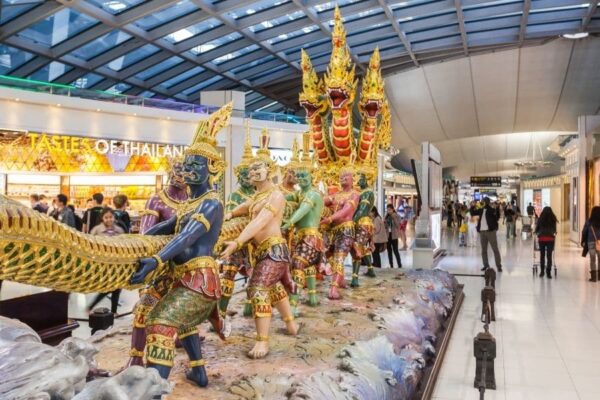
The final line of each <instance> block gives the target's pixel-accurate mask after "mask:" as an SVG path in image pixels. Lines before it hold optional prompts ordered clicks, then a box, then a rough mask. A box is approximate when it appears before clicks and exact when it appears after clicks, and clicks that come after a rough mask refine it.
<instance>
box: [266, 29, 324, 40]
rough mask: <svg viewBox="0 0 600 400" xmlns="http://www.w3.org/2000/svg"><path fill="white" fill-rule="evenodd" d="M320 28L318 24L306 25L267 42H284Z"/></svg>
mask: <svg viewBox="0 0 600 400" xmlns="http://www.w3.org/2000/svg"><path fill="white" fill-rule="evenodd" d="M318 29H319V27H318V26H317V25H310V26H305V27H304V28H302V29H298V30H296V31H292V32H287V33H282V34H281V35H279V36H277V37H274V38H272V39H269V40H267V42H268V43H269V44H275V43H279V42H283V41H284V40H287V39H291V38H294V37H296V36H300V35H305V34H307V33H311V32H314V31H316V30H318Z"/></svg>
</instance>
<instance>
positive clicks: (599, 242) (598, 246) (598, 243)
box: [590, 224, 600, 252]
mask: <svg viewBox="0 0 600 400" xmlns="http://www.w3.org/2000/svg"><path fill="white" fill-rule="evenodd" d="M590 229H591V230H592V235H593V236H594V247H595V248H596V251H597V252H600V240H598V238H597V237H596V230H595V229H594V227H593V226H592V224H590Z"/></svg>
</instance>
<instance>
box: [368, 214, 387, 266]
mask: <svg viewBox="0 0 600 400" xmlns="http://www.w3.org/2000/svg"><path fill="white" fill-rule="evenodd" d="M371 218H373V225H374V227H375V231H374V233H373V241H374V242H375V249H374V250H373V264H374V265H375V267H376V268H381V255H380V254H379V253H382V252H383V251H384V250H385V247H386V244H387V238H388V237H387V234H386V230H385V224H384V222H383V218H381V215H379V211H377V207H373V209H372V210H371Z"/></svg>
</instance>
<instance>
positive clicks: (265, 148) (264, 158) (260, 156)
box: [252, 128, 277, 176]
mask: <svg viewBox="0 0 600 400" xmlns="http://www.w3.org/2000/svg"><path fill="white" fill-rule="evenodd" d="M270 140H271V137H270V136H269V130H268V129H267V128H263V129H262V131H261V132H260V147H259V148H258V150H256V155H255V156H254V157H253V158H252V163H254V162H257V161H261V162H264V163H265V164H266V165H267V168H268V169H269V175H270V176H272V174H273V173H274V172H275V171H276V169H277V168H276V167H277V165H276V164H275V162H274V161H273V159H272V158H271V151H270V150H269V141H270Z"/></svg>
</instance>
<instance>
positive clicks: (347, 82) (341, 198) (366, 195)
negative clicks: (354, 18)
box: [299, 7, 391, 299]
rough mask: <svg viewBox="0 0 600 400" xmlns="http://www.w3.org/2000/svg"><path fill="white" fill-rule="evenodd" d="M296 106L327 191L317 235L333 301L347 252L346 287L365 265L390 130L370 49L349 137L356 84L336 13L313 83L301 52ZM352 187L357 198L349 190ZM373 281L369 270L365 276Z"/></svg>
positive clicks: (377, 67)
mask: <svg viewBox="0 0 600 400" xmlns="http://www.w3.org/2000/svg"><path fill="white" fill-rule="evenodd" d="M302 72H303V75H302V88H303V91H302V93H300V97H299V100H300V105H301V106H302V107H303V108H304V110H305V111H306V116H307V121H308V124H309V126H310V133H311V136H312V139H313V142H314V147H315V154H316V160H317V163H318V168H319V179H320V180H321V182H323V183H324V184H325V186H326V188H327V193H328V196H327V197H325V205H326V206H327V208H328V210H326V212H325V213H324V217H323V219H322V221H321V222H322V233H323V234H324V236H325V238H326V242H327V247H328V249H329V251H328V254H329V256H330V259H329V262H330V264H331V266H332V269H333V279H332V283H331V289H330V292H329V296H328V297H329V298H330V299H339V298H340V293H339V291H338V288H339V287H345V281H344V266H343V262H344V259H345V258H346V256H347V255H348V253H349V252H350V251H351V250H352V255H353V258H354V265H353V274H352V282H351V285H352V286H358V268H359V267H360V259H362V258H364V261H367V264H368V265H370V261H369V260H370V257H369V255H370V246H371V241H372V235H373V233H372V232H373V228H372V221H371V220H370V219H371V218H370V216H369V212H370V209H371V208H372V206H373V203H374V194H373V191H372V186H373V183H374V182H373V181H374V178H375V177H376V176H377V149H378V148H387V147H389V144H390V140H391V124H390V112H389V105H388V104H387V100H386V98H385V93H384V83H383V79H382V77H381V66H380V55H379V50H377V49H375V51H374V53H373V55H372V56H371V59H370V62H369V67H368V68H367V70H366V73H365V76H364V78H363V81H362V91H361V97H360V101H359V103H358V110H359V113H360V116H361V126H360V131H359V134H358V136H357V137H356V136H355V135H354V133H353V127H352V121H353V116H352V111H353V103H354V99H355V92H356V86H357V82H356V80H355V68H354V65H353V63H352V59H351V56H350V51H349V49H348V46H347V44H346V32H345V30H344V26H343V24H342V17H341V14H340V11H339V8H337V7H336V9H335V12H334V24H333V30H332V52H331V58H330V61H329V65H328V67H327V72H326V73H325V76H324V78H323V79H319V77H318V75H317V74H316V72H315V71H314V69H313V67H312V65H311V62H310V58H309V57H308V55H307V54H306V53H305V52H302ZM356 181H357V182H358V186H359V187H360V190H361V192H360V193H358V192H357V191H355V189H354V183H355V182H356ZM367 275H368V276H374V273H373V270H372V268H370V269H369V270H368V272H367Z"/></svg>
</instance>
